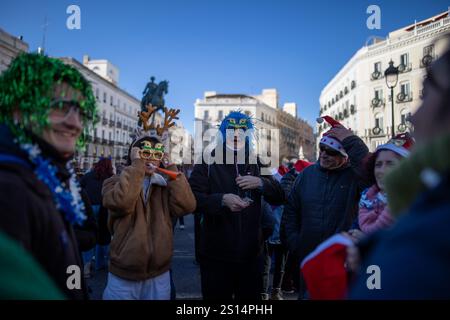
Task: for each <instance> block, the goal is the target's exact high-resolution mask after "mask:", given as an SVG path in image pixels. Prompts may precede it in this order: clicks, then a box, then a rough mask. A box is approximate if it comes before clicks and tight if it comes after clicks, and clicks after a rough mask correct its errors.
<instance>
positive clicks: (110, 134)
mask: <svg viewBox="0 0 450 320" xmlns="http://www.w3.org/2000/svg"><path fill="white" fill-rule="evenodd" d="M111 136H112V133H111V131H110V132H109V141H111V140H112V139H111Z"/></svg>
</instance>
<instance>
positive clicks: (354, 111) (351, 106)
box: [350, 104, 356, 114]
mask: <svg viewBox="0 0 450 320" xmlns="http://www.w3.org/2000/svg"><path fill="white" fill-rule="evenodd" d="M355 113H356V107H355V105H354V104H352V105H350V114H355Z"/></svg>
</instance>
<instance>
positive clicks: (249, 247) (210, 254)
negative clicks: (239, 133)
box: [189, 163, 285, 262]
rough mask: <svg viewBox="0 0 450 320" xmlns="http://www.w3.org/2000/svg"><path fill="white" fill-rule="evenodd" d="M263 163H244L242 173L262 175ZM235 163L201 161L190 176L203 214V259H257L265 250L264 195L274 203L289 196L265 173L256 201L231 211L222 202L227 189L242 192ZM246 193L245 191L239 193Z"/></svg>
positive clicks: (279, 203) (239, 167)
mask: <svg viewBox="0 0 450 320" xmlns="http://www.w3.org/2000/svg"><path fill="white" fill-rule="evenodd" d="M260 168H261V167H260V166H259V165H256V164H240V165H238V170H239V174H240V175H246V174H247V173H248V172H250V173H251V175H253V176H261V175H260V172H261V170H260ZM236 177H237V172H236V166H235V165H234V164H211V165H207V164H205V163H203V164H197V165H195V167H194V170H193V172H192V174H191V177H190V179H189V183H190V185H191V188H192V191H193V192H194V195H195V198H196V200H197V209H196V212H198V213H199V214H201V227H200V245H199V255H200V259H201V258H203V257H206V258H210V259H215V260H222V261H227V262H246V261H250V260H252V259H255V258H256V257H257V256H258V255H259V254H260V253H261V250H262V244H263V235H262V228H261V213H262V212H261V197H262V196H264V199H265V201H267V202H268V203H269V204H273V205H281V204H283V201H284V200H285V197H284V192H283V190H282V189H281V186H280V184H279V183H278V182H277V181H276V180H274V179H273V178H272V177H271V176H267V177H261V179H262V180H263V184H264V186H263V188H262V191H261V190H252V191H251V198H252V199H253V200H254V202H253V203H252V204H251V205H250V206H249V207H247V208H246V209H244V210H243V211H241V212H236V213H234V212H231V211H230V210H229V209H228V208H227V207H223V206H222V197H223V195H224V194H226V193H233V194H239V192H240V191H239V189H238V186H237V185H236V182H235V179H236ZM239 195H241V196H242V194H239Z"/></svg>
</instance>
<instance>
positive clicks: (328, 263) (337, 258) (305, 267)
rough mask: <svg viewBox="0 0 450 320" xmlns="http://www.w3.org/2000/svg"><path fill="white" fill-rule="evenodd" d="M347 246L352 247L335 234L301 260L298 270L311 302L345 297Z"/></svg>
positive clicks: (347, 241) (344, 238) (348, 241)
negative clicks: (299, 269)
mask: <svg viewBox="0 0 450 320" xmlns="http://www.w3.org/2000/svg"><path fill="white" fill-rule="evenodd" d="M349 246H353V242H352V241H351V240H350V239H348V238H346V237H345V236H343V235H342V234H335V235H334V236H332V237H331V238H328V239H327V240H325V241H324V242H322V243H321V244H320V245H319V246H317V248H316V249H315V250H314V251H313V252H311V253H310V254H309V255H307V256H306V257H305V259H303V261H302V263H301V266H300V268H301V272H302V274H303V277H304V279H305V282H306V287H307V288H308V292H309V294H310V298H311V300H324V299H325V300H338V299H344V298H345V297H346V295H347V284H348V280H349V278H348V273H347V270H346V269H345V260H346V257H347V247H349Z"/></svg>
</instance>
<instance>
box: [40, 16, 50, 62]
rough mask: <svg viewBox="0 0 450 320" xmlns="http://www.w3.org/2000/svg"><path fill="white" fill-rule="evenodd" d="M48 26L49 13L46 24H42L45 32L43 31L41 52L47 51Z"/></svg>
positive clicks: (45, 20)
mask: <svg viewBox="0 0 450 320" xmlns="http://www.w3.org/2000/svg"><path fill="white" fill-rule="evenodd" d="M47 26H48V21H47V15H46V16H45V18H44V24H43V25H42V28H43V29H44V31H43V33H42V45H41V47H40V49H41V52H40V53H42V54H43V53H44V52H45V38H46V35H47Z"/></svg>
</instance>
